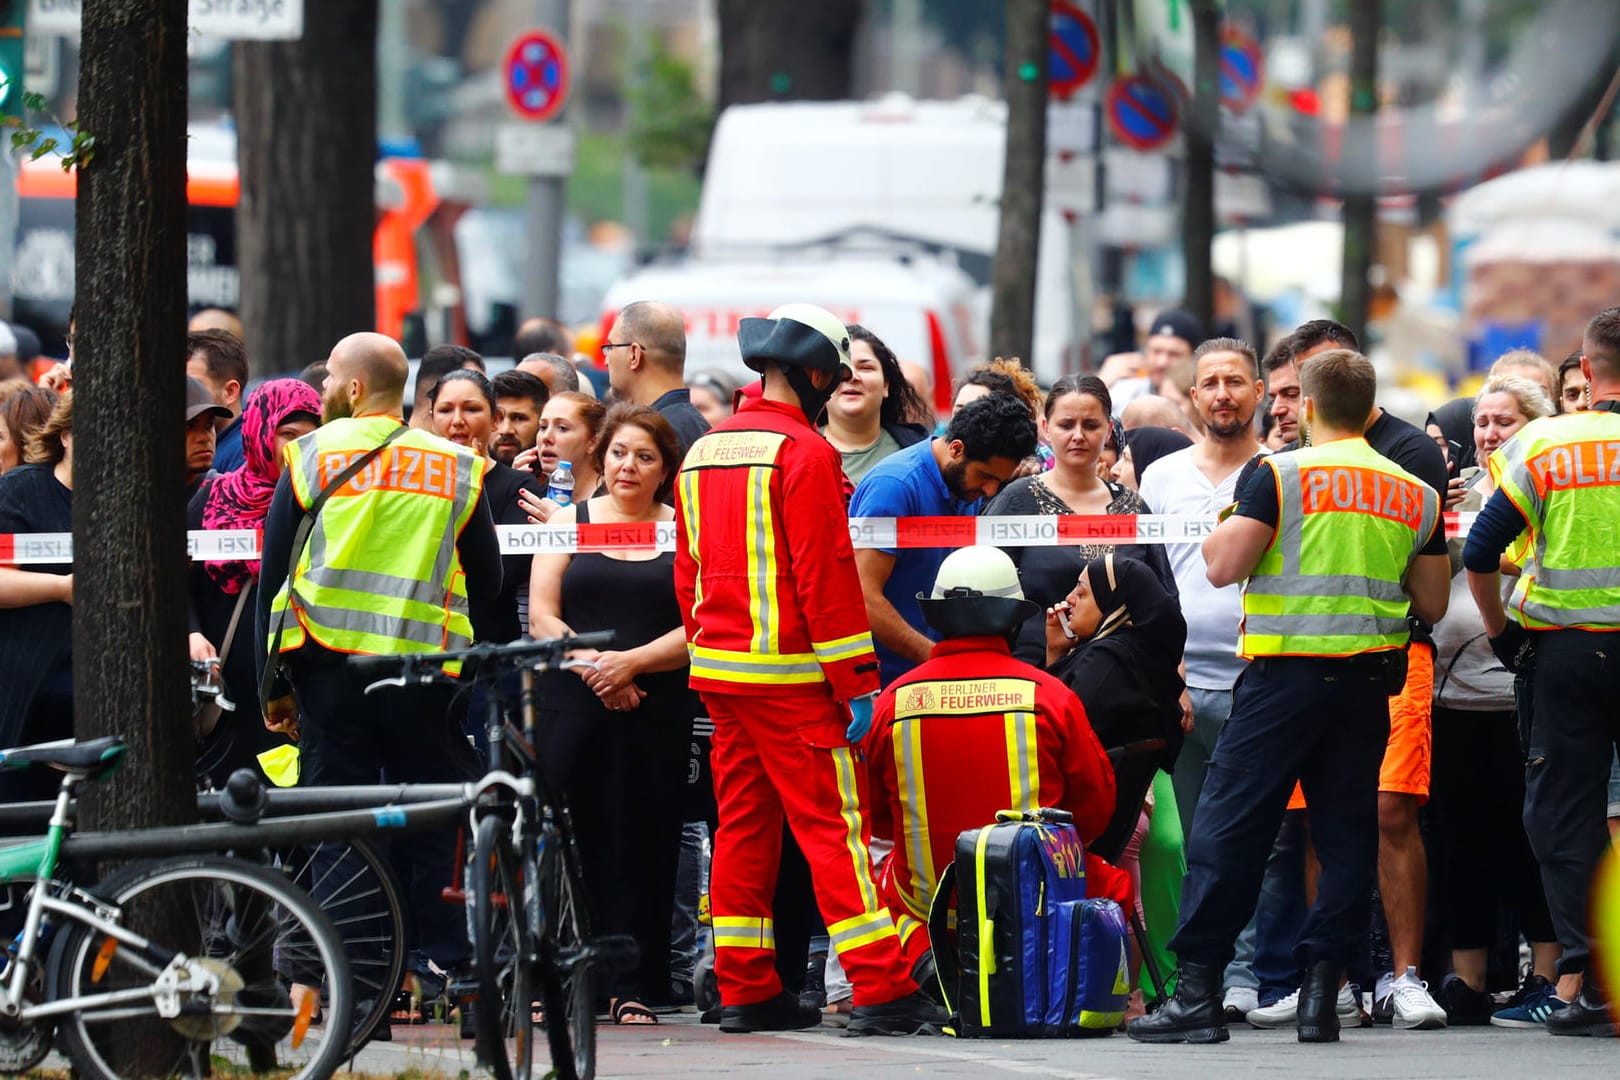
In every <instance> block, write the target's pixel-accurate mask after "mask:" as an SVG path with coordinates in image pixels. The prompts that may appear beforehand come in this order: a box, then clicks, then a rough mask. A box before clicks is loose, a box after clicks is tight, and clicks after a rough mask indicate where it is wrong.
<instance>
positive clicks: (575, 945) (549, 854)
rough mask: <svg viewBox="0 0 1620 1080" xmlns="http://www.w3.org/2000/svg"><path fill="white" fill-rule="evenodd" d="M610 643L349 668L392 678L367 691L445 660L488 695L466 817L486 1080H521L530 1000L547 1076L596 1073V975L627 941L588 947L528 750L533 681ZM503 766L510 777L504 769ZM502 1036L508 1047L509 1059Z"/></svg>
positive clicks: (571, 867) (576, 873) (422, 657)
mask: <svg viewBox="0 0 1620 1080" xmlns="http://www.w3.org/2000/svg"><path fill="white" fill-rule="evenodd" d="M612 643H613V634H612V632H611V631H605V632H601V633H594V634H580V635H577V636H571V637H565V638H548V639H545V640H541V641H516V642H511V643H509V644H503V645H477V646H474V647H472V648H470V649H458V650H454V651H450V652H440V653H418V654H409V655H399V656H370V657H355V658H353V659H351V660H350V661H349V664H350V666H351V668H353V669H354V670H355V671H356V672H357V673H358V674H360V675H362V676H363V677H372V676H377V675H386V674H387V673H389V672H398V674H397V675H393V676H392V677H387V678H380V679H378V680H377V681H376V682H373V683H372V684H371V685H370V686H368V687H367V692H368V693H369V692H371V691H372V690H374V689H376V688H378V687H381V686H401V687H405V686H411V685H424V684H428V683H433V682H439V681H448V680H449V677H448V676H446V675H445V674H444V670H443V668H444V665H445V664H447V663H451V662H455V661H461V662H464V663H466V664H467V665H468V666H469V668H470V669H471V674H470V678H469V679H462V680H456V681H457V682H458V684H466V683H468V682H471V683H473V684H483V685H485V686H486V687H488V690H489V693H488V695H487V696H488V707H487V712H486V720H485V727H486V732H487V734H488V737H489V765H490V773H489V775H488V776H486V777H485V785H486V795H485V797H484V798H482V799H480V800H479V801H478V802H475V803H474V804H473V807H472V811H471V815H470V824H471V833H472V843H471V850H472V854H471V855H470V857H469V858H468V861H467V876H466V883H465V886H466V890H467V894H468V903H467V910H468V926H469V931H470V936H471V938H472V944H473V957H474V962H475V966H476V968H477V972H478V983H479V985H478V998H477V1006H476V1007H475V1009H474V1010H473V1021H474V1030H475V1034H476V1045H477V1048H478V1054H479V1057H480V1059H481V1060H482V1061H483V1062H484V1063H485V1064H486V1065H487V1066H488V1067H489V1068H490V1070H491V1071H492V1072H493V1073H494V1075H495V1077H496V1080H528V1077H529V1076H530V1075H531V1067H532V1062H533V1055H534V1045H533V1026H534V1025H533V1018H532V1005H533V1003H534V1002H535V1001H536V1000H538V1001H539V1002H540V1004H541V1007H542V1010H543V1012H544V1018H545V1019H544V1022H545V1029H546V1040H547V1044H548V1047H549V1050H550V1055H551V1062H552V1066H553V1068H554V1069H555V1070H556V1076H557V1077H558V1078H559V1080H591V1078H592V1077H593V1076H594V1075H595V1071H596V1012H595V981H594V972H595V969H596V968H597V967H598V966H608V965H613V964H615V963H617V962H622V957H623V955H624V953H625V952H626V950H633V949H634V944H633V943H631V942H630V941H629V939H624V938H617V937H614V938H598V937H596V936H595V935H594V934H593V932H592V929H591V916H590V912H589V910H588V909H587V903H588V902H587V899H586V892H585V886H584V880H583V876H582V874H581V870H580V860H579V853H578V850H577V848H576V846H575V842H574V829H573V823H572V820H571V819H570V817H569V814H568V808H567V806H566V805H565V804H564V802H563V801H562V800H561V799H559V798H557V797H556V795H555V793H553V792H552V791H550V790H549V788H548V787H547V785H546V782H545V777H544V774H543V772H542V770H541V769H540V768H539V767H538V766H539V755H538V753H537V752H536V750H535V738H536V731H535V689H534V676H535V674H536V673H539V672H545V671H548V670H551V669H552V668H557V669H559V670H566V669H570V668H574V667H581V666H594V665H591V664H589V662H587V661H581V660H570V659H568V658H567V654H568V653H569V652H572V651H574V650H576V649H595V648H605V647H607V646H609V645H611V644H612ZM510 671H517V672H518V673H519V679H520V684H521V697H520V711H521V717H522V725H523V726H522V728H521V729H519V728H518V727H516V726H515V725H513V724H512V723H511V722H509V721H508V720H507V719H506V717H505V715H504V714H503V712H502V695H501V692H500V685H499V684H500V682H501V680H502V678H503V676H505V675H506V674H507V673H508V672H510ZM508 763H510V764H512V765H513V766H514V772H515V775H514V772H508V771H506V769H505V766H506V765H507V764H508ZM508 1038H510V1039H512V1040H513V1050H512V1054H511V1057H510V1058H508V1056H507V1053H506V1040H507V1039H508Z"/></svg>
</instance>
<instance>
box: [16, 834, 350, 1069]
mask: <svg viewBox="0 0 1620 1080" xmlns="http://www.w3.org/2000/svg"><path fill="white" fill-rule="evenodd" d="M95 892H96V893H97V894H98V895H100V896H102V897H104V898H106V899H107V900H108V901H110V902H111V903H112V904H114V905H116V907H117V908H118V911H119V921H120V922H121V923H123V924H124V925H131V926H133V927H135V928H137V929H138V930H142V931H146V932H148V933H149V935H150V937H151V939H152V949H151V950H149V951H144V952H143V951H142V950H137V949H134V948H132V947H129V946H127V945H122V944H120V945H118V946H116V947H114V946H113V945H112V944H111V941H112V939H110V938H108V937H107V936H106V935H105V934H103V933H100V932H99V931H96V930H95V929H93V928H92V927H89V926H85V925H82V924H79V923H77V922H75V923H72V924H70V925H68V926H64V927H63V928H62V931H61V932H59V933H58V935H57V938H56V941H55V943H54V945H53V946H52V951H51V957H50V968H49V977H48V983H47V985H48V987H49V994H50V997H51V998H52V999H53V1000H57V999H61V998H67V997H75V998H84V999H87V1000H86V1003H85V1005H84V1007H83V1008H81V1009H79V1010H77V1011H74V1012H70V1013H66V1014H64V1015H63V1016H62V1017H61V1019H60V1021H59V1023H58V1026H57V1033H58V1035H59V1037H60V1040H61V1043H60V1045H61V1048H62V1049H63V1050H64V1051H65V1052H66V1053H67V1055H68V1056H69V1057H70V1058H71V1059H72V1061H73V1064H74V1066H75V1068H76V1069H77V1070H78V1072H79V1074H80V1075H81V1076H86V1077H95V1078H103V1080H115V1078H117V1077H119V1076H120V1075H121V1073H120V1069H121V1068H124V1067H126V1064H127V1059H128V1058H129V1056H130V1054H131V1052H132V1050H136V1051H138V1052H139V1053H140V1054H141V1057H142V1060H141V1061H140V1062H139V1063H138V1065H136V1067H137V1068H138V1069H139V1071H140V1073H142V1074H144V1075H156V1076H182V1077H203V1076H217V1075H219V1074H221V1073H224V1072H232V1071H244V1072H254V1073H263V1072H274V1073H275V1074H276V1076H277V1077H278V1080H294V1078H297V1080H302V1078H306V1077H307V1078H311V1080H320V1078H324V1077H327V1076H330V1075H331V1074H332V1073H333V1072H334V1071H335V1070H336V1069H337V1067H338V1065H339V1064H340V1063H341V1062H342V1060H343V1057H344V1054H345V1051H346V1049H347V1046H348V1041H349V1040H348V1033H349V1026H350V1022H351V1020H352V1018H353V1009H352V1001H353V998H352V989H351V985H350V981H349V979H350V977H349V960H348V957H347V956H345V955H344V952H343V945H342V942H341V940H340V939H339V937H338V934H337V931H336V930H335V929H333V927H332V923H331V920H330V919H328V918H327V917H326V915H325V914H324V913H323V912H322V911H321V909H320V908H319V907H317V906H316V905H315V903H314V902H313V901H312V900H310V899H309V897H308V896H307V895H306V894H305V893H304V892H303V891H302V890H301V889H299V888H298V887H297V886H296V885H293V884H292V883H291V882H289V881H288V880H287V879H286V877H285V876H283V875H282V874H280V873H278V872H276V871H272V870H266V869H263V868H260V867H257V866H253V865H250V864H246V863H242V862H237V861H234V860H231V859H227V858H220V857H215V856H201V857H198V858H184V859H168V860H164V861H163V862H158V863H145V864H137V865H135V866H131V867H128V868H126V869H125V870H123V871H122V872H120V873H118V874H115V875H114V876H112V877H111V878H109V879H108V880H107V881H106V882H104V883H103V884H102V885H100V886H98V887H97V888H96V890H95ZM171 952H173V953H180V954H184V955H185V956H187V957H190V958H192V959H193V960H195V961H196V962H197V963H198V964H199V965H200V966H201V967H203V968H204V969H206V970H207V971H208V972H210V973H211V974H213V975H215V976H217V977H218V980H219V989H218V991H217V992H216V993H212V994H208V993H200V992H192V991H178V992H176V993H175V995H174V996H175V997H176V998H177V999H178V1006H179V1013H178V1015H173V1016H169V1017H164V1016H161V1015H159V1012H158V995H157V994H155V993H150V992H149V993H148V994H146V995H142V996H139V997H137V998H135V999H134V1000H129V1001H120V1002H111V1001H107V1000H106V999H107V998H109V997H111V996H112V995H115V994H117V993H118V992H119V991H131V990H134V991H140V990H147V991H151V988H152V987H153V986H154V984H155V982H156V981H157V979H158V976H159V974H160V972H161V971H164V970H167V969H165V968H164V967H163V961H164V959H166V957H167V956H168V955H169V954H170V953H171ZM154 957H156V958H157V962H156V963H154V962H153V958H154ZM323 979H324V984H323ZM323 986H324V996H325V1002H326V1004H325V1012H324V1017H323V1019H322V1021H321V1022H319V1023H316V1022H313V1012H314V1006H315V1003H316V1001H318V1000H319V999H320V996H321V995H322V993H323ZM98 999H101V1000H102V1001H103V1002H105V1003H103V1004H98V1003H97V1001H98ZM154 1058H156V1059H157V1060H154Z"/></svg>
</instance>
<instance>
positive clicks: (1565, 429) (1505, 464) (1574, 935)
mask: <svg viewBox="0 0 1620 1080" xmlns="http://www.w3.org/2000/svg"><path fill="white" fill-rule="evenodd" d="M1581 373H1582V374H1583V375H1585V376H1586V381H1587V382H1586V384H1587V394H1588V395H1589V397H1588V401H1589V405H1588V407H1587V409H1586V411H1583V412H1576V413H1566V414H1564V415H1561V416H1549V417H1546V418H1544V419H1541V420H1534V421H1532V422H1530V423H1529V424H1526V425H1525V426H1524V427H1523V428H1522V429H1520V431H1519V433H1518V434H1517V435H1515V436H1514V437H1513V438H1512V439H1510V440H1509V441H1508V442H1507V443H1506V444H1505V445H1503V446H1502V447H1501V448H1500V449H1498V450H1497V451H1496V452H1495V453H1493V454H1492V455H1491V457H1490V461H1489V468H1490V470H1491V475H1492V477H1493V478H1494V479H1495V480H1496V494H1494V495H1492V496H1491V499H1490V501H1489V502H1488V503H1486V505H1485V509H1484V510H1482V511H1481V512H1480V515H1479V517H1478V519H1477V520H1476V521H1475V523H1474V526H1473V528H1472V529H1470V530H1469V533H1468V543H1467V546H1466V547H1465V548H1464V550H1463V564H1464V566H1466V567H1467V568H1468V587H1469V590H1470V591H1471V592H1472V593H1473V595H1474V602H1475V603H1477V604H1478V605H1479V610H1480V614H1481V615H1483V616H1484V619H1485V629H1486V631H1487V632H1488V633H1489V634H1490V635H1491V648H1492V649H1493V650H1494V651H1495V652H1496V655H1497V657H1498V658H1499V659H1501V661H1502V662H1503V663H1504V664H1505V665H1507V667H1508V668H1509V669H1510V670H1513V669H1517V668H1518V667H1519V666H1520V656H1521V650H1523V651H1524V653H1525V655H1526V657H1527V663H1526V665H1525V667H1526V674H1527V676H1528V680H1529V689H1530V710H1529V712H1530V719H1529V730H1528V732H1527V733H1526V735H1525V750H1526V753H1527V755H1528V762H1529V763H1528V765H1527V766H1526V770H1525V792H1524V825H1525V831H1526V832H1527V833H1528V834H1529V836H1530V845H1531V847H1532V848H1533V849H1534V850H1535V853H1536V860H1537V861H1538V862H1539V863H1540V864H1541V881H1542V884H1543V885H1544V886H1545V888H1546V893H1547V906H1548V908H1549V910H1550V912H1551V914H1552V919H1553V929H1554V930H1556V931H1557V933H1558V940H1559V941H1560V942H1561V943H1562V944H1563V946H1564V954H1563V956H1562V957H1561V958H1560V959H1559V961H1558V974H1559V976H1560V980H1559V981H1560V983H1561V984H1562V983H1563V982H1564V980H1565V979H1566V978H1568V977H1570V976H1575V975H1580V974H1582V973H1584V975H1585V981H1584V983H1583V984H1582V986H1581V989H1580V992H1579V994H1578V995H1575V997H1574V1001H1573V1002H1571V1003H1570V1004H1569V1005H1568V1007H1565V1008H1560V1009H1559V1010H1558V1011H1556V1012H1554V1013H1553V1014H1552V1015H1550V1016H1549V1017H1548V1018H1547V1030H1549V1031H1551V1032H1553V1033H1554V1034H1559V1035H1606V1036H1612V1035H1614V1034H1615V1027H1614V1024H1613V1023H1612V1022H1611V1019H1610V1016H1609V1012H1608V1004H1607V1003H1608V993H1607V991H1608V988H1607V987H1602V986H1600V985H1598V982H1597V979H1596V974H1597V973H1596V971H1595V970H1594V969H1593V968H1591V967H1590V966H1589V964H1588V959H1589V941H1588V938H1587V925H1588V924H1587V898H1588V895H1589V892H1590V889H1591V884H1592V875H1593V873H1594V871H1595V870H1596V869H1597V866H1598V863H1599V860H1600V859H1601V858H1602V856H1603V853H1604V851H1605V850H1606V849H1607V848H1608V847H1609V834H1608V830H1607V829H1606V828H1605V826H1604V811H1605V804H1606V802H1607V798H1606V794H1605V789H1606V785H1607V782H1608V776H1609V762H1610V760H1611V759H1612V757H1613V754H1614V750H1615V748H1616V746H1617V745H1620V711H1617V710H1616V709H1615V706H1614V688H1615V684H1616V679H1617V676H1620V656H1616V655H1615V648H1614V640H1615V639H1614V637H1613V635H1612V632H1613V631H1615V630H1620V532H1617V531H1616V530H1615V522H1617V521H1620V415H1616V414H1617V413H1620V308H1609V309H1608V310H1607V311H1604V312H1601V313H1599V314H1598V315H1597V316H1596V317H1594V318H1593V319H1592V321H1591V322H1590V323H1588V324H1587V327H1586V335H1585V339H1584V341H1583V342H1582V344H1581ZM1526 528H1528V529H1529V530H1530V540H1531V550H1532V551H1533V552H1534V553H1535V559H1534V564H1533V565H1531V566H1527V567H1526V568H1525V571H1524V574H1523V576H1522V577H1521V578H1520V583H1519V585H1518V586H1517V588H1516V590H1515V597H1514V601H1513V604H1514V614H1515V616H1516V618H1517V620H1518V621H1516V622H1510V621H1509V620H1508V618H1507V614H1506V612H1505V610H1504V608H1503V604H1502V594H1501V591H1500V584H1501V583H1500V576H1499V573H1498V570H1499V567H1500V565H1501V563H1500V559H1501V555H1502V552H1503V550H1504V549H1506V548H1507V547H1508V546H1509V545H1510V544H1511V543H1512V542H1513V540H1514V538H1515V537H1517V536H1518V535H1519V533H1520V532H1521V531H1522V530H1524V529H1526ZM1526 647H1528V648H1526Z"/></svg>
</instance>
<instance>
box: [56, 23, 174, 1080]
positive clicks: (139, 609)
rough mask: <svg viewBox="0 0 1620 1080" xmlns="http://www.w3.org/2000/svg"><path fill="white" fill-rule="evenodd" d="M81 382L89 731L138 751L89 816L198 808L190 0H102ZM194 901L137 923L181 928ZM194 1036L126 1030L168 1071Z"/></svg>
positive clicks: (79, 673)
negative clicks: (192, 689) (188, 533)
mask: <svg viewBox="0 0 1620 1080" xmlns="http://www.w3.org/2000/svg"><path fill="white" fill-rule="evenodd" d="M83 10H84V21H83V31H82V36H81V39H80V41H81V45H80V68H79V117H78V118H79V122H80V125H81V128H82V130H84V131H85V132H88V133H89V134H90V135H92V136H94V138H95V152H94V158H93V160H92V161H91V162H90V163H89V164H88V165H87V166H86V167H84V168H81V169H80V170H79V188H78V196H77V200H78V201H77V206H76V209H75V213H76V215H77V221H78V226H77V229H76V233H77V239H76V244H77V251H76V255H77V262H78V268H77V281H76V283H75V284H76V294H77V298H78V300H77V306H78V326H77V335H78V337H77V342H76V345H77V349H76V355H77V361H78V362H77V363H75V364H74V367H73V372H74V385H73V412H74V417H73V447H72V455H73V458H74V461H75V468H74V469H73V538H74V549H75V552H76V556H77V557H76V558H75V560H74V606H73V611H74V618H73V701H74V734H75V735H77V736H79V737H80V738H94V737H96V736H100V735H119V736H122V737H123V738H124V739H125V740H126V741H127V742H128V744H129V754H128V758H127V759H126V762H125V764H124V767H123V768H122V769H121V770H120V771H119V772H118V773H117V774H115V775H114V776H113V777H112V778H111V779H110V780H108V781H107V782H106V783H103V784H94V785H87V786H86V787H84V788H81V789H80V793H79V824H80V825H81V826H82V827H86V828H136V827H141V826H152V825H176V824H184V823H186V822H188V821H190V820H193V819H194V818H195V816H196V795H195V789H194V786H193V782H192V777H193V776H194V775H195V770H194V768H193V762H194V759H195V756H196V744H195V741H194V739H193V738H192V732H191V702H190V700H189V694H188V690H187V681H188V680H187V650H186V606H185V596H186V538H185V528H186V501H185V476H186V468H185V464H186V459H185V428H186V422H185V405H184V402H185V395H184V380H183V378H182V376H183V375H184V364H185V348H186V344H185V324H186V0H87V2H86V3H85V5H84V9H83ZM178 914H179V913H177V912H155V911H148V910H141V911H131V912H130V913H129V914H128V917H129V924H130V925H131V926H132V927H134V928H136V929H138V930H139V931H140V932H142V933H145V934H148V935H150V936H151V937H152V938H153V939H154V940H157V941H179V940H180V939H179V938H178V937H177V935H176V932H175V931H176V929H177V928H176V927H175V926H174V925H173V924H172V923H173V919H174V918H175V917H176V916H177V915H178ZM178 1043H179V1036H178V1035H168V1036H163V1035H159V1034H158V1033H157V1032H156V1030H155V1029H154V1030H153V1031H151V1032H149V1033H148V1034H146V1035H145V1036H143V1037H142V1038H141V1039H138V1040H130V1041H129V1042H128V1044H127V1045H120V1047H119V1051H120V1054H121V1056H122V1058H123V1060H121V1061H120V1062H118V1063H117V1064H119V1065H120V1069H119V1071H120V1074H121V1075H131V1076H156V1075H163V1074H166V1073H167V1071H168V1069H169V1068H170V1067H171V1066H172V1064H173V1062H174V1060H175V1058H176V1055H177V1053H178V1049H179V1047H178Z"/></svg>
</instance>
